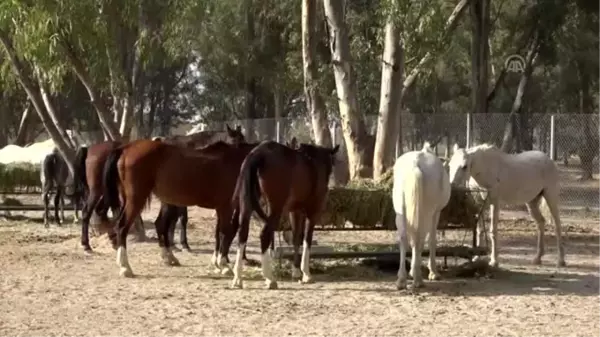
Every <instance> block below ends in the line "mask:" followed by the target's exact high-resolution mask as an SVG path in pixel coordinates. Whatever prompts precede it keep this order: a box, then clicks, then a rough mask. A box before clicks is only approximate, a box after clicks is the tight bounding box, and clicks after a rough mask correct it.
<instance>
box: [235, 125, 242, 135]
mask: <svg viewBox="0 0 600 337" xmlns="http://www.w3.org/2000/svg"><path fill="white" fill-rule="evenodd" d="M235 131H237V132H239V133H242V126H241V125H238V126H236V127H235Z"/></svg>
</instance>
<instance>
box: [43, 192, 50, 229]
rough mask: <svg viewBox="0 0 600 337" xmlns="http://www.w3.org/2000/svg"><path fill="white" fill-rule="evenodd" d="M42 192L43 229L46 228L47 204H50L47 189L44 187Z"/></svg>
mask: <svg viewBox="0 0 600 337" xmlns="http://www.w3.org/2000/svg"><path fill="white" fill-rule="evenodd" d="M43 189H44V190H43V191H42V200H43V202H44V227H46V228H47V227H48V203H50V196H49V194H50V193H49V188H48V187H46V186H44V187H43Z"/></svg>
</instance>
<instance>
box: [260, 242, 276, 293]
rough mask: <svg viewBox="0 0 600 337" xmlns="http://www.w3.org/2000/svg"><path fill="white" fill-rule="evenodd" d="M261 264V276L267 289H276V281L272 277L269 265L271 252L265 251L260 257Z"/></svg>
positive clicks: (271, 269)
mask: <svg viewBox="0 0 600 337" xmlns="http://www.w3.org/2000/svg"><path fill="white" fill-rule="evenodd" d="M260 260H261V264H262V274H263V276H264V278H265V283H266V285H267V288H268V289H277V281H275V277H274V276H273V266H272V265H271V252H270V249H267V250H266V251H265V252H264V253H263V254H262V255H261V257H260Z"/></svg>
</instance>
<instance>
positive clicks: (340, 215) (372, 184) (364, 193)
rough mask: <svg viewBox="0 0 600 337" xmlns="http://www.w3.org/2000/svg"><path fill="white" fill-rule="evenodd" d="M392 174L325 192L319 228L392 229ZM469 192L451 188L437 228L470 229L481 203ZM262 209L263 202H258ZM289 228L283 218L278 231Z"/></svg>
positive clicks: (353, 182) (393, 215)
mask: <svg viewBox="0 0 600 337" xmlns="http://www.w3.org/2000/svg"><path fill="white" fill-rule="evenodd" d="M392 186H393V171H392V170H388V171H387V172H385V173H384V174H383V175H382V176H381V177H380V179H378V180H374V179H368V178H365V179H356V180H353V181H350V182H349V183H348V184H347V185H346V186H343V187H333V188H330V189H329V196H328V198H327V203H326V207H325V212H324V213H323V215H322V217H321V221H320V227H333V228H343V227H345V225H346V221H348V222H350V223H352V224H353V225H354V226H355V227H359V228H374V227H376V226H377V225H378V224H379V225H381V226H382V227H383V228H387V229H395V228H396V225H395V211H394V207H393V204H392ZM473 193H475V192H473V191H470V190H468V189H467V188H464V187H457V186H452V190H451V195H450V201H449V202H448V205H446V207H444V209H443V210H442V213H441V214H440V221H439V223H438V229H450V228H474V227H475V226H476V225H477V221H478V216H479V212H480V210H481V207H482V205H481V203H478V202H477V201H476V200H475V198H474V197H473ZM261 205H262V207H263V208H264V207H265V204H264V201H263V200H261ZM289 229H291V226H290V223H289V220H288V217H287V216H284V217H282V219H281V225H280V227H279V230H289Z"/></svg>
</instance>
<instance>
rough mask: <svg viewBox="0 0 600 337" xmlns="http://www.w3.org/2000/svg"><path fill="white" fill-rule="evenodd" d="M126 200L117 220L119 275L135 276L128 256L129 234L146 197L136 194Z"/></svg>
mask: <svg viewBox="0 0 600 337" xmlns="http://www.w3.org/2000/svg"><path fill="white" fill-rule="evenodd" d="M126 200H127V201H126V202H125V203H124V204H123V206H122V207H121V212H119V216H118V220H117V221H118V222H117V223H118V231H117V233H116V246H117V265H118V266H119V276H122V277H133V271H132V270H131V266H130V264H129V259H128V256H127V234H128V233H129V229H130V228H131V226H132V225H134V222H135V221H136V219H137V218H138V217H139V215H140V213H141V211H142V209H143V208H144V203H145V198H136V196H135V195H131V196H127V199H126Z"/></svg>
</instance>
